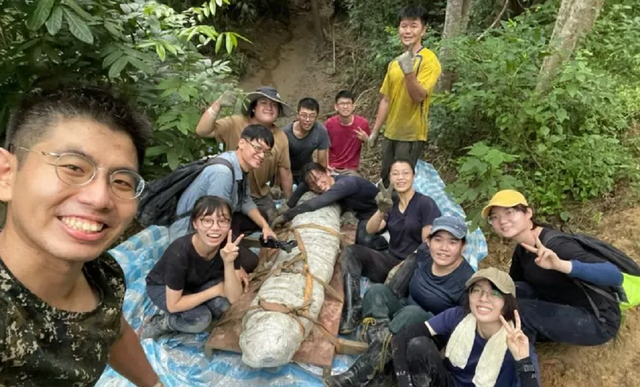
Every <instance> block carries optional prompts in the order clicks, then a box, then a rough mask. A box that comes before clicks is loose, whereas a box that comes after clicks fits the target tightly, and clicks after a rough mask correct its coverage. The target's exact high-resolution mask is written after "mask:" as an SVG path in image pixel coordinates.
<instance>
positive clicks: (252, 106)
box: [247, 97, 282, 118]
mask: <svg viewBox="0 0 640 387" xmlns="http://www.w3.org/2000/svg"><path fill="white" fill-rule="evenodd" d="M260 98H267V97H260ZM260 98H256V99H254V100H253V101H251V103H249V109H247V112H248V113H249V118H253V117H255V116H256V106H257V105H258V100H259V99H260ZM267 99H269V98H267ZM280 114H282V105H281V104H279V103H278V115H280Z"/></svg>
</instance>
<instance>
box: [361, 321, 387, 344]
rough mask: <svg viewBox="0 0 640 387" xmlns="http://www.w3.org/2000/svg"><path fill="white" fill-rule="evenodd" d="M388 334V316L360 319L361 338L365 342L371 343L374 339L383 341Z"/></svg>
mask: <svg viewBox="0 0 640 387" xmlns="http://www.w3.org/2000/svg"><path fill="white" fill-rule="evenodd" d="M387 334H389V319H388V318H378V319H376V318H373V317H366V318H365V319H364V320H362V337H361V340H362V341H364V342H365V343H367V344H371V343H372V342H374V341H376V340H377V341H380V342H382V341H384V338H385V337H386V336H387Z"/></svg>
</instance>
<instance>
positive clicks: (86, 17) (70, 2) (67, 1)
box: [62, 0, 94, 21]
mask: <svg viewBox="0 0 640 387" xmlns="http://www.w3.org/2000/svg"><path fill="white" fill-rule="evenodd" d="M62 3H63V4H66V5H67V6H69V8H71V9H73V10H74V11H75V12H76V14H78V15H79V16H80V17H81V18H83V19H84V20H86V21H92V20H93V19H94V17H93V16H91V14H90V13H89V12H87V11H85V10H84V8H82V7H81V6H80V5H78V3H76V2H75V0H62Z"/></svg>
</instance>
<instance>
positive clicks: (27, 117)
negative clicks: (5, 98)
mask: <svg viewBox="0 0 640 387" xmlns="http://www.w3.org/2000/svg"><path fill="white" fill-rule="evenodd" d="M76 117H78V118H86V119H90V120H94V121H96V122H99V123H101V124H103V125H105V126H108V127H109V128H110V129H111V130H113V131H116V132H124V133H125V134H127V135H128V136H129V137H130V138H131V141H132V142H133V145H134V147H135V148H136V153H137V156H138V168H141V167H142V164H143V163H144V154H145V151H146V148H147V142H148V141H149V138H150V137H151V124H150V123H149V120H148V119H147V117H146V116H145V115H144V114H142V113H139V112H137V111H136V110H135V109H134V108H133V107H132V106H131V105H130V104H129V103H128V102H127V101H126V100H125V99H123V98H121V97H120V96H117V95H115V94H113V93H112V92H111V91H108V90H105V89H100V88H94V87H84V88H58V89H54V90H48V91H39V92H34V93H32V94H30V95H27V96H26V97H25V98H24V99H23V100H22V102H21V103H20V104H19V106H18V107H17V108H16V109H15V110H14V111H13V112H12V114H11V117H10V119H9V123H8V126H7V138H6V143H5V148H7V149H9V148H10V147H11V146H13V147H24V148H31V147H32V146H34V145H35V144H36V143H38V141H40V140H42V139H43V138H44V137H45V136H46V134H47V133H48V131H49V130H50V129H51V128H52V127H53V126H55V125H56V124H57V123H58V122H59V121H60V120H63V119H71V118H76ZM18 160H20V156H18Z"/></svg>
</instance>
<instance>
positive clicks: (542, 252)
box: [521, 237, 571, 271]
mask: <svg viewBox="0 0 640 387" xmlns="http://www.w3.org/2000/svg"><path fill="white" fill-rule="evenodd" d="M521 245H522V247H524V248H525V249H527V250H528V251H530V252H532V253H534V254H536V255H537V256H538V257H537V258H536V260H535V262H536V265H538V266H540V267H541V268H543V269H546V270H557V271H563V270H561V266H562V263H563V261H562V260H561V259H560V257H558V254H556V253H555V252H554V251H553V250H551V249H548V248H546V247H545V246H544V245H543V244H542V242H541V241H540V238H539V237H536V245H535V246H531V245H528V244H526V243H521ZM569 271H571V270H569Z"/></svg>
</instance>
